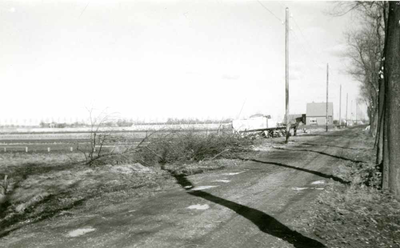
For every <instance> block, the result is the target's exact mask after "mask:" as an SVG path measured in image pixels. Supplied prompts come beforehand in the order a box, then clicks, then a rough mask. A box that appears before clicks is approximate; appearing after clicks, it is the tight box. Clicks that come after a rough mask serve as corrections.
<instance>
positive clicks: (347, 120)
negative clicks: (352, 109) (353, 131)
mask: <svg viewBox="0 0 400 248" xmlns="http://www.w3.org/2000/svg"><path fill="white" fill-rule="evenodd" d="M348 105H349V93H347V94H346V126H347V123H349V119H347V110H348V109H349V108H348Z"/></svg>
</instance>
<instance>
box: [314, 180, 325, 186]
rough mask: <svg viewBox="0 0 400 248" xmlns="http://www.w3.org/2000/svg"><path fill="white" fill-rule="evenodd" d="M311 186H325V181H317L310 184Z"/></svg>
mask: <svg viewBox="0 0 400 248" xmlns="http://www.w3.org/2000/svg"><path fill="white" fill-rule="evenodd" d="M311 184H313V185H315V184H325V181H324V180H319V181H315V182H312V183H311Z"/></svg>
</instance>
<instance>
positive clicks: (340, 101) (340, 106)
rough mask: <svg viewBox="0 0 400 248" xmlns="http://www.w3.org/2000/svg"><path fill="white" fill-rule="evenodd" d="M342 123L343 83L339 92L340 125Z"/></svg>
mask: <svg viewBox="0 0 400 248" xmlns="http://www.w3.org/2000/svg"><path fill="white" fill-rule="evenodd" d="M341 125H342V85H340V94H339V127H340V126H341Z"/></svg>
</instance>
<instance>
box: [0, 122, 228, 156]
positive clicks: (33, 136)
mask: <svg viewBox="0 0 400 248" xmlns="http://www.w3.org/2000/svg"><path fill="white" fill-rule="evenodd" d="M189 127H190V126H187V127H183V128H182V127H181V126H175V127H170V128H167V129H164V130H162V129H161V127H160V126H157V125H152V126H151V125H149V126H148V128H147V129H144V128H143V127H139V128H136V129H131V130H129V129H119V128H107V129H100V130H99V131H98V132H97V133H98V134H99V135H102V134H107V135H110V138H109V139H108V141H107V143H106V144H105V145H104V146H103V147H104V148H106V149H112V148H114V147H115V146H135V145H137V144H138V143H139V142H141V141H142V140H143V139H145V138H146V137H148V139H156V138H159V137H163V136H165V135H169V134H171V133H187V132H194V133H197V134H209V133H216V132H219V131H224V132H231V129H228V128H224V129H222V130H221V129H218V128H214V127H212V128H210V129H205V128H204V127H203V128H199V127H195V126H192V128H189ZM91 135H92V133H91V132H90V129H88V128H86V129H76V130H73V129H68V130H65V129H34V130H30V129H25V130H24V129H19V130H13V131H11V132H10V131H9V132H5V131H3V132H0V152H73V151H76V149H77V148H78V147H79V148H80V149H85V147H87V145H88V143H89V142H90V138H91Z"/></svg>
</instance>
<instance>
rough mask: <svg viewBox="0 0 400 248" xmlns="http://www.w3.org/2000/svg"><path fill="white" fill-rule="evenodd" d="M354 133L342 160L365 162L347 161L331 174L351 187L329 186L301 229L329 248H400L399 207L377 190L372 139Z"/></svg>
mask: <svg viewBox="0 0 400 248" xmlns="http://www.w3.org/2000/svg"><path fill="white" fill-rule="evenodd" d="M354 131H355V132H356V135H355V137H354V138H353V139H352V140H351V146H350V147H349V148H348V149H343V151H342V155H341V156H343V157H346V158H351V159H353V160H361V161H365V162H364V163H354V162H350V161H348V162H345V163H343V164H341V165H340V166H339V167H338V168H336V169H335V170H334V175H335V176H338V177H341V178H343V179H344V180H346V181H350V182H351V184H350V185H341V184H339V183H335V184H333V185H331V186H328V187H327V189H326V190H325V191H324V192H323V193H322V194H320V196H319V197H318V199H317V201H316V202H314V203H313V206H311V207H310V209H312V210H310V211H309V212H308V214H307V216H302V217H300V218H299V219H302V221H303V223H302V228H305V229H308V232H310V233H311V232H313V233H314V234H315V235H316V236H318V237H319V238H320V239H322V240H323V241H325V242H324V243H326V244H327V245H328V247H338V248H346V247H354V248H356V247H357V248H358V247H371V248H376V247H382V248H387V247H400V203H399V202H398V201H396V200H395V199H393V197H392V196H390V195H389V194H387V193H385V192H382V191H381V190H380V189H379V187H380V185H379V184H380V177H381V174H380V172H379V169H378V168H376V167H375V151H374V150H373V144H374V139H373V138H372V137H370V136H368V135H367V134H366V133H365V132H363V131H362V130H361V129H358V130H357V129H355V130H354Z"/></svg>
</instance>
